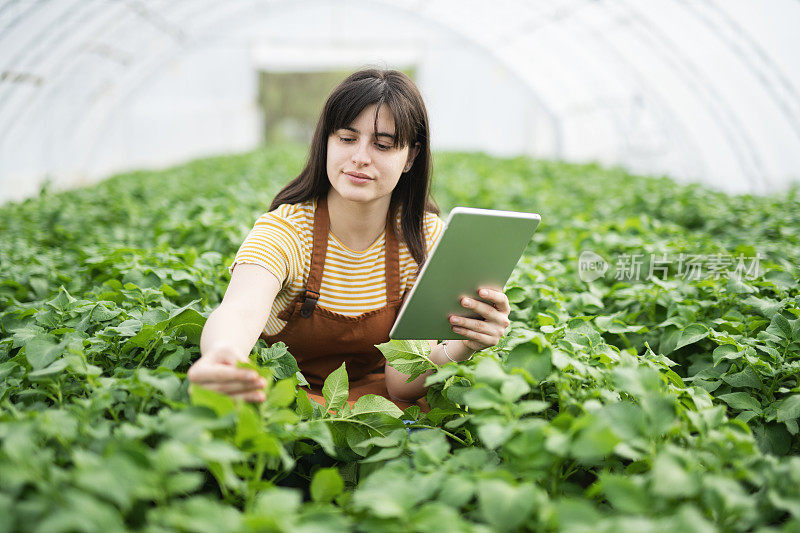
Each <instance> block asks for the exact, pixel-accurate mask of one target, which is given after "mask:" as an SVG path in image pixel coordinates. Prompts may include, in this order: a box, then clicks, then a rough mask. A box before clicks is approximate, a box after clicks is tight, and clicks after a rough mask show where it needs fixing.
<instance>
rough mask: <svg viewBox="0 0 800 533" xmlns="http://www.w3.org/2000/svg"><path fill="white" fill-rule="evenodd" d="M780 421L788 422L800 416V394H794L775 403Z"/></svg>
mask: <svg viewBox="0 0 800 533" xmlns="http://www.w3.org/2000/svg"><path fill="white" fill-rule="evenodd" d="M775 409H776V410H777V411H778V422H788V421H790V420H797V419H798V418H800V394H793V395H791V396H789V397H788V398H784V399H783V400H781V401H779V402H778V403H777V404H775Z"/></svg>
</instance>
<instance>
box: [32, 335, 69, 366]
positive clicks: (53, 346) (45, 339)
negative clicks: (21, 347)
mask: <svg viewBox="0 0 800 533" xmlns="http://www.w3.org/2000/svg"><path fill="white" fill-rule="evenodd" d="M63 348H64V345H63V343H62V344H58V343H56V342H55V339H54V338H53V337H51V336H49V335H40V336H37V337H34V338H33V339H31V340H29V341H28V343H27V344H26V345H25V357H26V358H27V359H28V364H30V365H31V367H32V368H33V369H34V370H40V369H42V368H45V367H46V366H48V365H49V364H50V363H52V362H53V361H55V360H56V359H57V358H58V356H59V355H60V354H61V351H62V350H63Z"/></svg>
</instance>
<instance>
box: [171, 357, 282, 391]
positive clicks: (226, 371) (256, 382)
mask: <svg viewBox="0 0 800 533" xmlns="http://www.w3.org/2000/svg"><path fill="white" fill-rule="evenodd" d="M239 361H246V359H245V360H243V359H241V358H240V357H238V356H236V355H235V354H234V353H233V352H232V351H231V350H224V349H218V350H210V351H209V352H208V353H206V354H204V355H202V356H201V357H200V359H198V360H197V361H195V362H194V364H193V365H192V366H191V367H190V368H189V371H188V372H186V377H187V378H189V381H191V382H192V383H194V384H195V385H199V386H201V387H203V388H206V389H211V390H213V391H216V392H221V393H223V394H227V395H229V396H230V397H232V398H241V399H243V400H245V401H248V402H263V401H264V400H265V399H266V396H265V395H264V387H266V385H267V382H266V381H265V380H264V378H262V377H261V376H259V375H258V373H257V372H255V371H253V370H250V369H248V368H238V367H237V366H236V363H238V362H239Z"/></svg>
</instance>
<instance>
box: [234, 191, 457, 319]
mask: <svg viewBox="0 0 800 533" xmlns="http://www.w3.org/2000/svg"><path fill="white" fill-rule="evenodd" d="M315 206H316V201H315V200H308V201H306V202H302V203H299V204H283V205H281V206H280V207H278V208H277V209H275V210H274V211H270V212H268V213H264V214H263V215H261V216H260V217H259V218H258V220H256V223H255V225H254V226H253V229H252V230H251V231H250V233H249V234H248V235H247V238H246V239H245V240H244V242H243V243H242V246H241V247H240V248H239V251H238V252H237V253H236V257H235V258H234V261H233V264H232V265H231V266H230V267H229V270H230V272H231V274H232V273H233V269H234V267H235V266H236V265H237V264H239V263H250V264H255V265H261V266H263V267H264V268H266V269H267V270H269V271H270V272H271V273H272V274H274V275H275V277H276V278H278V279H279V280H281V290H280V292H279V293H278V296H277V297H276V298H275V303H273V305H272V310H271V311H270V316H269V319H268V320H267V324H266V326H265V327H264V332H265V333H266V334H267V335H275V334H276V333H278V332H280V330H281V329H283V326H285V325H286V322H285V321H283V320H280V319H279V318H278V313H280V312H281V311H282V310H283V309H285V308H286V306H287V305H288V304H289V302H291V301H292V300H293V299H294V298H295V296H297V295H298V294H299V293H300V292H301V291H302V290H303V289H304V288H305V285H306V280H307V279H308V274H309V271H310V268H311V250H312V247H313V243H314V235H313V233H314V208H315ZM397 220H398V223H399V214H398V219H397ZM424 228H425V243H426V245H427V249H428V252H429V253H430V250H431V248H432V247H433V245H434V244H435V243H436V242H438V240H439V238H440V237H441V235H442V230H443V229H444V222H443V221H442V220H441V219H440V218H439V217H438V216H436V215H435V214H433V213H425V225H424ZM385 242H386V233H385V232H384V233H382V234H381V235H380V237H378V239H377V240H376V241H375V242H374V243H372V245H370V247H369V248H367V249H366V250H364V251H361V252H357V251H355V250H351V249H349V248H348V247H347V246H345V245H344V244H342V243H341V242H340V241H339V239H337V238H336V236H335V235H333V233H329V234H328V250H327V254H326V257H325V268H324V269H323V271H322V284H321V286H320V299H319V303H318V304H317V305H319V306H320V307H324V308H325V309H328V310H330V311H333V312H335V313H340V314H343V315H348V316H357V315H360V314H361V313H365V312H368V311H372V310H375V309H380V308H381V307H383V306H385V305H386V278H385V268H384V257H385V254H384V248H385V246H384V245H385ZM398 245H399V251H400V290H401V291H402V292H405V291H407V290H409V289H410V288H411V286H412V285H413V284H414V281H415V280H416V272H417V263H416V261H414V258H413V257H411V253H410V252H409V250H408V247H407V246H406V244H405V243H404V242H402V241H400V242H399V243H398Z"/></svg>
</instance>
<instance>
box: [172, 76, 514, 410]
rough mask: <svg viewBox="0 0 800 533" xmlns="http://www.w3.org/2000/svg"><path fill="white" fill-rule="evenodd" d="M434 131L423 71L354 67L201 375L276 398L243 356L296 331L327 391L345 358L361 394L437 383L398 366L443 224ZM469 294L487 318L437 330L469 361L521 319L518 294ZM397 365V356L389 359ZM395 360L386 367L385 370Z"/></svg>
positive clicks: (258, 237) (225, 389)
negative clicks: (407, 306)
mask: <svg viewBox="0 0 800 533" xmlns="http://www.w3.org/2000/svg"><path fill="white" fill-rule="evenodd" d="M429 139H430V135H429V130H428V117H427V112H426V110H425V105H424V103H423V101H422V97H421V96H420V94H419V91H418V89H417V88H416V86H415V85H414V83H413V82H412V81H411V80H410V79H409V78H408V77H407V76H406V75H404V74H403V73H401V72H398V71H394V70H374V69H369V70H363V71H359V72H356V73H354V74H352V75H350V76H349V77H348V78H347V79H345V80H344V81H343V82H342V83H341V84H340V85H339V86H338V87H337V88H336V89H334V91H333V92H332V93H331V95H330V96H329V97H328V100H327V101H326V103H325V106H324V108H323V111H322V115H321V116H320V119H319V122H318V123H317V127H316V131H315V133H314V137H313V140H312V143H311V148H310V154H309V158H308V162H307V164H306V166H305V168H304V169H303V171H302V172H301V173H300V175H299V176H298V177H297V178H296V179H294V180H293V181H292V182H290V183H289V184H288V185H287V186H286V187H284V189H283V190H281V191H280V192H279V193H278V195H277V196H276V197H275V199H274V200H273V202H272V205H271V206H270V210H269V212H268V213H265V214H264V215H262V216H261V217H260V218H259V219H258V221H257V222H256V224H255V226H254V228H253V230H252V231H251V232H250V234H249V235H248V237H247V239H246V240H245V242H244V244H242V247H241V248H240V249H239V252H238V253H237V255H236V259H235V260H234V263H233V265H231V267H230V270H231V281H230V284H229V285H228V289H227V291H226V293H225V296H224V298H223V301H222V303H221V304H220V305H219V307H217V308H216V309H215V310H214V311H213V312H212V313H211V315H210V316H209V317H208V320H207V322H206V324H205V327H204V328H203V333H202V336H201V340H200V352H201V357H200V358H199V359H198V360H197V361H196V362H195V363H194V365H192V367H191V368H190V369H189V372H188V374H187V375H188V377H189V379H190V380H191V381H192V382H194V383H197V384H198V385H201V386H203V387H206V388H209V389H213V390H216V391H219V392H222V393H225V394H229V395H230V396H232V397H235V398H241V399H244V400H246V401H252V402H259V401H263V400H264V399H265V397H264V393H263V390H262V389H263V387H264V386H265V382H264V381H263V379H262V378H260V377H259V376H258V375H257V374H256V373H255V372H253V371H251V370H248V369H242V368H237V367H236V363H237V361H246V360H247V359H248V355H249V354H250V351H251V349H252V347H253V345H254V344H255V342H256V341H257V340H258V338H259V336H263V337H264V338H265V340H266V341H267V342H268V343H273V342H277V341H284V342H286V344H287V346H288V348H289V351H290V352H291V353H292V355H294V356H295V358H296V359H297V360H298V364H299V366H300V370H301V371H302V372H303V374H304V375H305V376H306V378H307V379H308V381H309V382H310V383H311V385H312V390H314V391H316V392H317V393H318V392H319V387H320V386H321V384H322V382H323V381H324V379H325V377H326V376H327V375H328V374H329V373H330V372H331V371H333V370H335V369H336V368H338V367H339V366H340V365H341V364H342V362H345V363H346V368H347V371H348V375H349V378H350V382H351V383H350V389H351V394H350V400H351V401H352V400H354V399H356V398H357V397H358V396H360V395H363V394H366V393H375V394H381V395H383V396H385V397H388V398H390V399H392V400H393V401H395V403H397V404H398V405H400V406H401V407H405V406H407V405H408V403H404V402H413V401H415V400H416V399H418V398H420V397H421V396H423V395H424V394H425V391H426V389H425V387H424V382H425V378H426V377H427V376H426V375H423V376H421V377H419V378H417V379H415V380H414V381H412V382H411V383H406V380H407V378H408V376H406V375H404V374H402V373H400V372H398V371H397V370H395V369H394V368H392V367H390V366H388V365H387V364H386V363H385V360H384V359H383V357H382V356H381V354H380V352H379V351H378V350H377V349H376V348H375V347H374V345H376V344H380V343H382V342H385V341H387V340H388V335H389V330H390V329H391V326H392V324H393V322H394V320H395V318H396V316H397V312H398V310H399V308H400V305H401V303H402V297H403V294H405V293H406V291H408V289H410V288H411V285H412V284H413V282H414V279H415V277H416V274H417V272H418V269H419V265H422V264H423V262H424V261H425V258H426V256H427V253H428V251H429V250H430V249H431V247H432V246H433V245H434V244H435V242H436V240H437V239H438V238H439V236H440V235H441V231H442V226H443V223H442V221H441V220H440V219H439V218H438V217H437V216H436V214H437V213H438V209H437V208H436V206H435V204H434V203H433V202H432V200H431V199H430V196H429V186H430V165H431V161H430V140H429ZM479 295H480V297H481V299H482V300H484V301H485V302H491V304H492V305H490V304H488V303H484V302H482V301H479V300H475V299H471V298H464V299H463V301H462V302H461V303H462V305H463V306H464V307H465V308H466V309H468V310H469V311H470V314H473V313H477V314H478V315H480V316H481V317H482V319H481V320H478V319H472V318H466V317H462V316H452V317H450V322H451V324H452V326H453V331H454V332H456V333H458V334H460V335H462V336H463V337H465V340H458V341H452V340H451V341H446V342H444V343H441V344H438V345H437V344H436V341H429V342H430V343H431V347H432V351H431V354H430V358H431V360H432V361H433V362H434V363H435V364H437V365H441V364H444V363H447V362H448V361H456V362H457V361H463V360H466V359H468V358H470V357H471V356H472V354H473V353H474V352H475V351H477V350H481V349H484V348H487V347H489V346H494V345H495V344H497V342H498V341H499V339H500V337H501V336H502V335H503V333H504V331H505V329H506V328H507V327H508V324H509V321H508V314H509V311H510V308H509V304H508V299H507V298H506V296H505V294H503V293H502V292H500V291H495V290H492V289H488V288H483V289H481V290H480V293H479ZM384 367H385V369H384ZM381 370H384V371H385V374H384V373H383V372H381Z"/></svg>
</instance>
